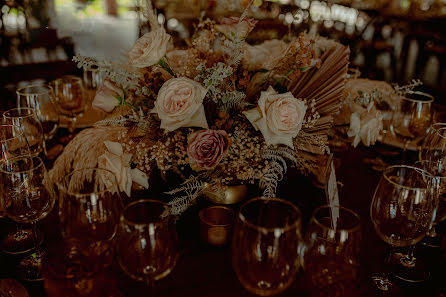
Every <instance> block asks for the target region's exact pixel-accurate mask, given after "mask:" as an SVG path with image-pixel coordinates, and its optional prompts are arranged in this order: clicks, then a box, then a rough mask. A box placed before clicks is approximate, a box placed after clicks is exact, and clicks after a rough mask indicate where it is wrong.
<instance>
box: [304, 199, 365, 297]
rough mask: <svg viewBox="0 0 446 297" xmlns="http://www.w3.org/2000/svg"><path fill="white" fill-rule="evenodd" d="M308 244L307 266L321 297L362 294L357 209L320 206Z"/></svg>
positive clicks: (359, 233)
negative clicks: (358, 289)
mask: <svg viewBox="0 0 446 297" xmlns="http://www.w3.org/2000/svg"><path fill="white" fill-rule="evenodd" d="M306 244H307V247H306V252H305V257H304V259H305V261H304V263H305V265H304V269H305V271H306V272H307V273H308V275H309V276H310V278H311V282H312V284H313V289H314V291H315V292H317V294H316V295H317V296H355V295H358V293H359V292H358V291H357V288H356V283H357V279H358V275H359V273H358V272H359V251H360V244H361V226H360V220H359V216H358V215H357V214H356V213H355V212H353V211H352V210H350V209H347V208H344V207H339V206H328V205H326V206H321V207H319V208H317V209H316V210H315V211H314V213H313V216H312V218H311V220H310V223H309V225H308V228H307V234H306ZM355 293H356V294H355Z"/></svg>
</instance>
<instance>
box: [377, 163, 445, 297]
mask: <svg viewBox="0 0 446 297" xmlns="http://www.w3.org/2000/svg"><path fill="white" fill-rule="evenodd" d="M433 185H435V179H434V178H433V176H432V175H430V174H429V173H427V172H426V171H424V170H422V169H420V168H416V167H413V166H405V165H396V166H390V167H387V168H386V169H385V170H384V172H383V175H382V177H381V179H380V181H379V183H378V186H377V187H376V190H375V194H374V196H373V200H372V203H371V206H370V217H371V219H372V223H373V227H374V228H375V230H376V232H377V233H378V235H379V237H381V239H382V240H384V241H385V242H386V243H388V244H389V245H391V246H392V247H408V246H410V245H414V244H416V243H417V242H419V241H420V240H421V239H422V238H423V237H424V235H425V234H426V232H427V230H428V229H429V226H430V224H431V221H432V219H433V215H434V211H435V207H436V200H437V199H436V195H435V193H434V186H433ZM391 257H392V255H391V254H389V256H388V257H387V259H386V262H387V264H389V262H390V259H391ZM400 261H401V263H402V264H406V265H407V266H408V267H410V266H411V265H412V264H411V263H410V257H402V258H401V259H400ZM404 272H405V271H404V270H403V271H397V272H395V273H394V274H395V275H396V276H398V277H400V278H401V279H403V278H405V276H404V275H403V274H404ZM373 280H374V281H375V284H376V285H377V287H378V288H379V289H380V290H383V291H387V290H388V289H389V287H390V286H391V285H392V283H391V282H390V280H389V279H388V276H387V274H385V275H383V276H382V277H374V278H373Z"/></svg>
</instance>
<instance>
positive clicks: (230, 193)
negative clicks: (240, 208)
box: [203, 183, 248, 204]
mask: <svg viewBox="0 0 446 297" xmlns="http://www.w3.org/2000/svg"><path fill="white" fill-rule="evenodd" d="M203 196H204V197H206V199H207V200H209V201H211V202H214V203H216V204H235V203H238V202H240V201H242V200H243V199H245V198H246V197H247V196H248V187H247V186H246V185H236V186H226V185H216V186H214V185H210V184H208V183H205V184H204V189H203Z"/></svg>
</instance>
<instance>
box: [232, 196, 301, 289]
mask: <svg viewBox="0 0 446 297" xmlns="http://www.w3.org/2000/svg"><path fill="white" fill-rule="evenodd" d="M301 220H302V214H301V212H300V211H299V209H298V208H297V207H296V206H295V205H293V204H292V203H291V202H288V201H285V200H282V199H277V198H268V199H267V198H255V199H252V200H250V201H248V202H246V203H245V204H243V205H242V206H241V208H240V211H239V213H238V217H237V221H236V224H235V228H234V235H233V240H232V265H233V268H234V271H235V274H236V275H237V278H238V279H239V281H240V283H241V284H242V285H243V287H245V289H247V290H248V291H249V292H251V293H254V294H256V295H260V296H272V295H277V294H280V293H282V292H283V291H285V290H286V289H287V288H288V287H289V286H291V284H292V283H293V281H294V280H295V278H296V274H297V271H298V270H299V265H300V251H301V248H302V246H303V245H302V239H301Z"/></svg>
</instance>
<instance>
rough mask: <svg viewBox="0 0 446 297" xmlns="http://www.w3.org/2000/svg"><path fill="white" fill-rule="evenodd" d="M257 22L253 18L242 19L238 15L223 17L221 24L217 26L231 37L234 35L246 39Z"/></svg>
mask: <svg viewBox="0 0 446 297" xmlns="http://www.w3.org/2000/svg"><path fill="white" fill-rule="evenodd" d="M256 24H257V21H256V20H254V19H251V18H244V19H243V20H241V21H240V18H238V17H230V18H223V19H222V20H221V21H220V25H216V26H215V28H216V29H217V30H218V31H219V32H221V33H223V34H224V35H225V36H226V37H227V38H229V39H233V38H234V37H238V39H245V38H246V37H247V36H248V34H249V32H251V31H252V30H253V29H254V27H255V26H256Z"/></svg>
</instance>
